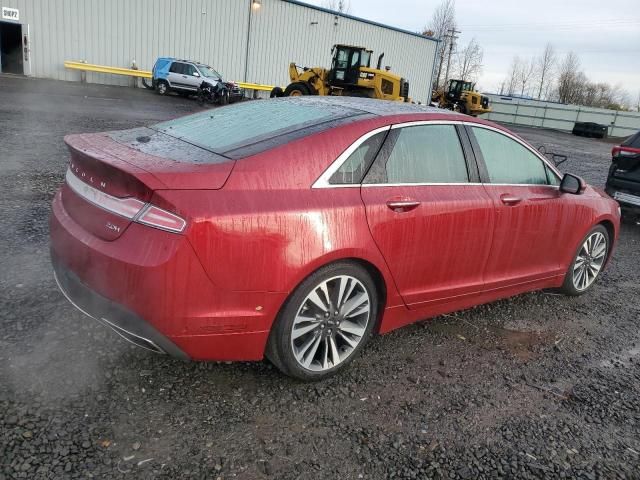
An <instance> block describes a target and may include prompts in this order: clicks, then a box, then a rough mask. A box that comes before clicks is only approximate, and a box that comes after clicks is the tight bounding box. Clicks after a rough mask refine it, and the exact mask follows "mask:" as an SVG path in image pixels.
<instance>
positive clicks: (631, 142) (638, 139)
mask: <svg viewBox="0 0 640 480" xmlns="http://www.w3.org/2000/svg"><path fill="white" fill-rule="evenodd" d="M621 145H622V146H624V147H631V148H640V132H638V133H636V134H635V135H631V136H630V137H629V138H627V139H626V140H625V141H624V142H622V144H621Z"/></svg>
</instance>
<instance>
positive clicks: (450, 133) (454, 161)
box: [376, 125, 469, 183]
mask: <svg viewBox="0 0 640 480" xmlns="http://www.w3.org/2000/svg"><path fill="white" fill-rule="evenodd" d="M399 130H400V131H399V133H398V137H397V139H396V142H395V145H394V146H393V150H392V151H391V153H389V157H388V159H387V163H386V168H385V170H386V180H383V182H384V183H468V182H469V174H468V172H467V164H466V162H465V158H464V153H463V150H462V145H461V144H460V139H459V138H458V133H457V131H456V128H455V126H454V125H417V126H413V127H403V128H401V129H399ZM376 183H380V182H376Z"/></svg>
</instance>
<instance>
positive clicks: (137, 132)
mask: <svg viewBox="0 0 640 480" xmlns="http://www.w3.org/2000/svg"><path fill="white" fill-rule="evenodd" d="M147 130H148V129H134V130H129V131H124V132H112V133H99V134H79V135H69V136H67V137H65V142H66V144H67V146H68V147H69V151H70V153H71V158H70V162H69V169H68V171H67V176H66V184H65V186H64V189H63V193H62V199H63V203H64V206H65V209H66V210H67V212H68V213H69V215H70V216H71V217H72V218H73V219H74V220H75V221H76V222H77V223H78V224H80V225H81V226H82V227H83V228H84V229H85V230H87V231H88V232H89V233H91V234H93V235H95V236H97V237H99V238H101V239H103V240H115V239H117V238H119V237H120V236H121V235H122V234H123V233H124V231H125V230H126V228H127V227H128V226H129V225H130V223H131V222H132V221H134V220H137V219H138V218H139V214H140V213H141V212H142V210H143V209H144V208H146V207H147V206H148V205H149V203H150V202H151V199H152V196H153V192H154V191H156V190H164V189H213V190H215V189H219V188H222V186H223V185H224V183H225V182H226V180H227V178H228V177H229V174H230V173H231V170H232V169H233V165H234V162H233V161H231V160H228V159H226V158H224V157H221V156H220V155H216V154H214V153H211V152H207V151H204V153H203V152H200V151H199V150H202V149H200V148H198V147H194V146H192V145H189V144H186V143H185V142H182V141H180V140H177V139H173V138H170V137H167V136H166V135H162V134H159V133H158V132H154V131H152V130H149V131H147ZM154 135H160V136H161V137H160V138H158V137H156V138H155V139H153V138H151V137H152V136H154ZM147 137H149V138H147ZM163 137H167V138H163ZM148 144H150V145H148ZM161 153H165V156H164V157H163V156H160V154H161ZM181 158H183V159H184V160H181ZM167 213H169V212H167ZM175 213H177V214H180V212H175ZM169 215H171V214H170V213H169Z"/></svg>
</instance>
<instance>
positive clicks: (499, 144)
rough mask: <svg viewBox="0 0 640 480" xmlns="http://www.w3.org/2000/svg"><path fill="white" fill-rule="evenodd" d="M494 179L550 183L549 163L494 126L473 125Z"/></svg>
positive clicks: (495, 181) (493, 181) (496, 181)
mask: <svg viewBox="0 0 640 480" xmlns="http://www.w3.org/2000/svg"><path fill="white" fill-rule="evenodd" d="M472 129H473V133H474V135H475V137H476V140H477V141H478V145H479V146H480V151H481V152H482V157H483V158H484V163H485V164H486V166H487V173H488V174H489V180H490V182H491V183H507V184H516V185H518V184H522V185H548V184H549V183H550V182H549V180H548V179H547V171H546V169H545V164H544V162H543V161H542V160H540V159H539V158H538V157H537V156H536V155H535V154H534V153H533V152H531V151H530V150H529V149H528V148H525V147H524V146H523V145H521V144H520V143H518V142H516V141H515V140H513V139H511V138H509V137H507V136H506V135H503V134H501V133H498V132H494V131H493V130H488V129H486V128H480V127H472Z"/></svg>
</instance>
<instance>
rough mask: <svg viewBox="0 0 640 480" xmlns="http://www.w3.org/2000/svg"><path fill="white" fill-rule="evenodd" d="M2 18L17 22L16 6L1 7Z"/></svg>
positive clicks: (18, 14)
mask: <svg viewBox="0 0 640 480" xmlns="http://www.w3.org/2000/svg"><path fill="white" fill-rule="evenodd" d="M2 19H3V20H13V21H14V22H17V21H18V20H20V12H19V11H18V9H17V8H9V7H2Z"/></svg>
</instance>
